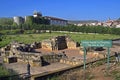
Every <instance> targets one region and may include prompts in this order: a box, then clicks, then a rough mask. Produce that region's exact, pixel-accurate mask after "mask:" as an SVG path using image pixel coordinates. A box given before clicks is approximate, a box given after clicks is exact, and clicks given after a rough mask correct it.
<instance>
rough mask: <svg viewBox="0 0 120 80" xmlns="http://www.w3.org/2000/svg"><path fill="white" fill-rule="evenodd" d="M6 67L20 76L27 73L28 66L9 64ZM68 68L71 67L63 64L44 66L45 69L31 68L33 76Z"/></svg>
mask: <svg viewBox="0 0 120 80" xmlns="http://www.w3.org/2000/svg"><path fill="white" fill-rule="evenodd" d="M5 66H6V68H7V69H12V70H14V71H15V72H17V73H19V74H23V73H27V64H23V63H10V64H8V63H6V64H5ZM67 67H70V65H67V64H62V63H52V64H51V65H48V66H44V67H39V66H37V67H31V75H35V74H42V73H46V72H51V71H56V70H60V69H63V68H67Z"/></svg>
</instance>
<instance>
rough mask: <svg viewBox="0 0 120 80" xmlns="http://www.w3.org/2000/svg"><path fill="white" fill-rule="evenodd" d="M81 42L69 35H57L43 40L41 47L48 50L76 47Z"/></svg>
mask: <svg viewBox="0 0 120 80" xmlns="http://www.w3.org/2000/svg"><path fill="white" fill-rule="evenodd" d="M78 46H79V44H78V43H77V42H75V41H73V40H72V39H71V38H70V37H69V36H56V37H52V38H51V39H48V40H44V41H42V42H41V47H42V48H43V49H47V50H51V51H54V50H62V49H76V48H77V47H78Z"/></svg>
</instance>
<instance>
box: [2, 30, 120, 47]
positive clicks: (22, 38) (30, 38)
mask: <svg viewBox="0 0 120 80" xmlns="http://www.w3.org/2000/svg"><path fill="white" fill-rule="evenodd" d="M60 35H69V36H70V37H71V38H72V39H73V40H74V41H77V42H80V41H81V40H103V39H115V38H120V36H119V35H110V34H104V35H103V34H79V33H60V32H53V33H51V34H50V33H42V34H17V35H4V36H3V37H2V41H0V47H3V46H5V45H7V44H8V43H10V42H11V41H13V40H16V41H19V42H24V43H33V42H35V41H36V42H40V41H42V40H44V39H49V38H50V37H53V36H60Z"/></svg>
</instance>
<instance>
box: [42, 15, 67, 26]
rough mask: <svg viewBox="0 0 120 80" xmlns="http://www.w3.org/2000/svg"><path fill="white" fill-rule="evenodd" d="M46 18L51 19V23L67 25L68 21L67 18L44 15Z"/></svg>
mask: <svg viewBox="0 0 120 80" xmlns="http://www.w3.org/2000/svg"><path fill="white" fill-rule="evenodd" d="M44 18H45V19H48V20H50V25H60V26H66V25H67V22H68V21H67V20H64V19H60V18H56V17H50V16H44Z"/></svg>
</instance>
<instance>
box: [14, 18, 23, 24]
mask: <svg viewBox="0 0 120 80" xmlns="http://www.w3.org/2000/svg"><path fill="white" fill-rule="evenodd" d="M13 20H14V22H15V23H16V24H17V25H20V24H23V23H24V18H23V17H20V16H15V17H13Z"/></svg>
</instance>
